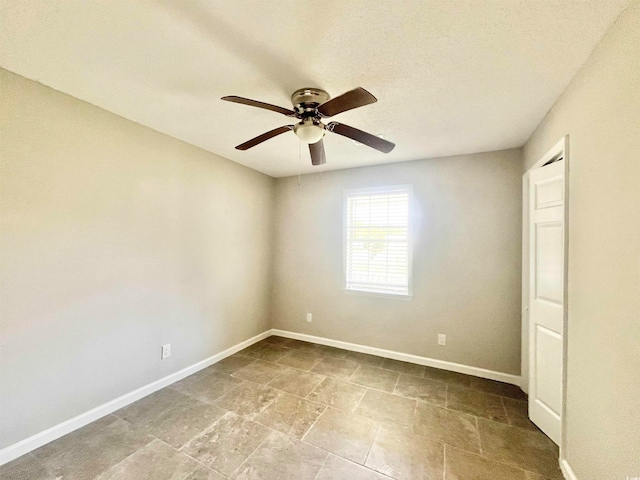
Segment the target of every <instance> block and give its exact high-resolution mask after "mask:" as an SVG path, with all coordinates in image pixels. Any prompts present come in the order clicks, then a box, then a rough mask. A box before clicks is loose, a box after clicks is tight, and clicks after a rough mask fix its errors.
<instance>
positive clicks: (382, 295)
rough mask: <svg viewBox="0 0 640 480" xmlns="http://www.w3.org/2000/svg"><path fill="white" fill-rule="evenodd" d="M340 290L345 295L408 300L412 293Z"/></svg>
mask: <svg viewBox="0 0 640 480" xmlns="http://www.w3.org/2000/svg"><path fill="white" fill-rule="evenodd" d="M342 291H343V292H344V293H346V294H347V295H361V296H364V297H380V298H392V299H394V300H404V301H410V300H411V299H412V298H413V295H405V294H403V293H383V292H371V291H369V290H353V289H351V288H343V289H342Z"/></svg>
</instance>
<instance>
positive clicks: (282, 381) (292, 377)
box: [268, 369, 324, 397]
mask: <svg viewBox="0 0 640 480" xmlns="http://www.w3.org/2000/svg"><path fill="white" fill-rule="evenodd" d="M322 380H324V377H323V376H321V375H317V374H315V373H308V372H302V371H299V370H294V369H290V370H288V371H286V372H284V373H283V374H282V375H280V376H279V377H278V378H276V379H275V380H272V381H271V382H269V384H268V385H269V386H270V387H273V388H277V389H278V390H282V391H284V392H287V393H291V394H293V395H297V396H299V397H306V396H307V395H309V394H310V393H311V392H312V391H313V389H314V388H316V387H317V386H318V385H319V384H320V382H321V381H322Z"/></svg>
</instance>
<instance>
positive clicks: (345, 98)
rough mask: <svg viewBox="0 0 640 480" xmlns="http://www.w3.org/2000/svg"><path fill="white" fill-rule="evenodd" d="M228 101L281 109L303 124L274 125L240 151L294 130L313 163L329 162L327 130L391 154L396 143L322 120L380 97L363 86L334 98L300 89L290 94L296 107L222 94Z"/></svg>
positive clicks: (320, 91) (276, 110) (319, 92)
mask: <svg viewBox="0 0 640 480" xmlns="http://www.w3.org/2000/svg"><path fill="white" fill-rule="evenodd" d="M222 100H226V101H227V102H234V103H241V104H243V105H249V106H251V107H258V108H264V109H266V110H271V111H273V112H278V113H281V114H283V115H286V116H287V117H294V118H298V119H300V123H297V124H295V125H284V126H282V127H278V128H274V129H273V130H270V131H268V132H266V133H263V134H262V135H259V136H257V137H256V138H252V139H251V140H249V141H247V142H244V143H242V144H240V145H238V146H237V147H236V148H237V149H238V150H248V149H249V148H251V147H255V146H256V145H259V144H260V143H262V142H264V141H266V140H269V139H270V138H273V137H275V136H277V135H280V134H282V133H285V132H288V131H289V130H293V131H294V132H295V134H296V135H297V136H298V137H299V138H300V140H302V141H303V142H305V143H308V144H309V152H310V153H311V163H312V164H313V165H322V164H324V163H327V160H326V157H325V153H324V145H323V143H322V137H324V134H325V132H333V133H337V134H338V135H342V136H343V137H348V138H351V139H352V140H355V141H356V142H359V143H362V144H363V145H367V146H368V147H371V148H375V149H376V150H379V151H381V152H383V153H389V152H390V151H391V150H393V148H394V147H395V144H393V143H391V142H389V141H387V140H384V139H382V138H380V137H376V136H375V135H371V134H370V133H367V132H363V131H362V130H358V129H357V128H353V127H350V126H349V125H345V124H343V123H338V122H330V123H328V124H326V125H325V124H324V123H322V119H323V118H325V117H333V116H334V115H337V114H339V113H342V112H346V111H347V110H353V109H354V108H358V107H364V106H365V105H369V104H370V103H375V102H377V101H378V100H377V99H376V97H374V96H373V95H371V94H370V93H369V92H367V91H366V90H365V89H364V88H355V89H353V90H350V91H348V92H346V93H343V94H342V95H340V96H338V97H335V98H331V97H330V96H329V94H328V93H327V92H325V91H324V90H320V89H318V88H301V89H300V90H296V91H295V92H293V95H291V103H293V109H288V108H283V107H278V106H277V105H271V104H270V103H264V102H259V101H257V100H251V99H249V98H243V97H236V96H229V97H222Z"/></svg>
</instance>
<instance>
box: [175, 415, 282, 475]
mask: <svg viewBox="0 0 640 480" xmlns="http://www.w3.org/2000/svg"><path fill="white" fill-rule="evenodd" d="M270 433H271V430H269V429H268V428H266V427H263V426H262V425H258V424H257V423H254V422H251V421H249V420H245V419H244V418H242V417H240V416H238V415H236V414H234V413H230V412H229V413H227V414H225V415H224V416H223V417H222V418H221V419H220V420H218V421H217V422H216V423H215V424H214V425H213V426H212V427H211V428H210V429H209V430H207V431H206V432H204V433H203V434H202V435H200V436H198V437H196V438H194V439H193V440H191V441H190V442H189V443H188V444H187V445H185V446H184V447H182V449H181V450H182V451H183V452H184V453H186V454H187V455H189V456H191V457H193V458H195V459H196V460H198V461H199V462H200V463H202V464H204V465H205V466H207V467H209V468H212V469H214V470H215V471H217V472H220V473H222V474H223V475H230V474H231V473H233V472H234V471H235V470H236V469H237V468H238V467H239V466H240V465H242V463H243V462H244V461H245V460H246V459H247V458H248V457H249V455H251V454H252V453H253V452H254V451H255V450H256V449H257V448H258V447H259V446H260V444H261V443H262V442H264V441H265V440H266V438H267V437H268V436H269V434H270Z"/></svg>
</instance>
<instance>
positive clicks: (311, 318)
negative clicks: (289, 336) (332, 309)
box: [307, 313, 313, 323]
mask: <svg viewBox="0 0 640 480" xmlns="http://www.w3.org/2000/svg"><path fill="white" fill-rule="evenodd" d="M307 322H309V323H311V322H313V315H311V314H310V313H307Z"/></svg>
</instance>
